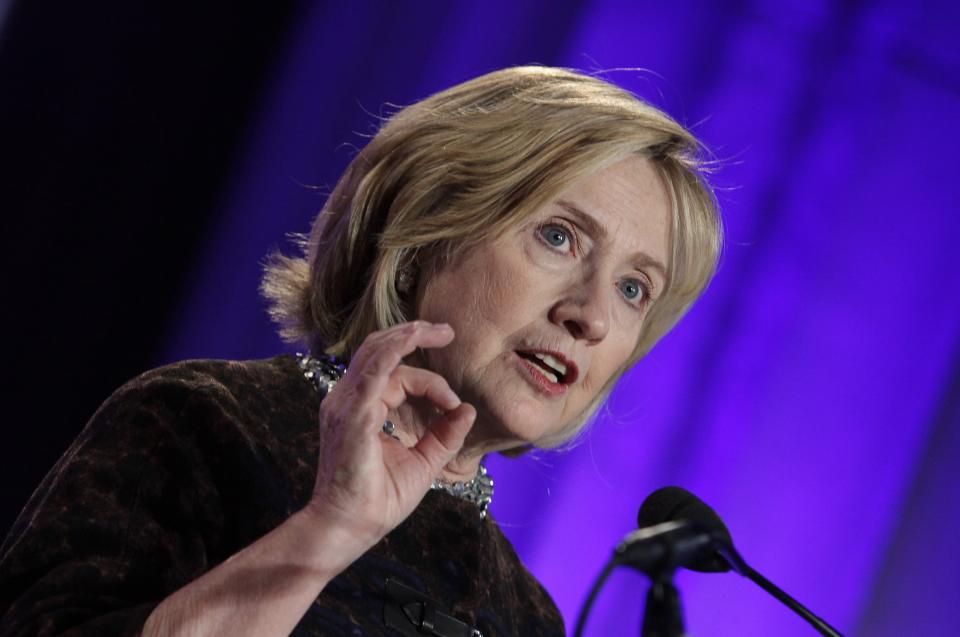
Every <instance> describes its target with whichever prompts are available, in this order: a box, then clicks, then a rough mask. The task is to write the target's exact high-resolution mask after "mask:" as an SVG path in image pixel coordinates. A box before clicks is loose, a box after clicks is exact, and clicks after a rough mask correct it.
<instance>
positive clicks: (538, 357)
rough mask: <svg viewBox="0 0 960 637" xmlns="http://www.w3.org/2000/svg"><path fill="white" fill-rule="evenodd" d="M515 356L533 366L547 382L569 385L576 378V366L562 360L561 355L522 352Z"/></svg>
mask: <svg viewBox="0 0 960 637" xmlns="http://www.w3.org/2000/svg"><path fill="white" fill-rule="evenodd" d="M517 355H518V356H519V357H520V358H522V359H524V360H526V361H529V362H530V363H531V364H532V365H534V366H535V367H536V368H537V370H538V371H540V373H542V374H543V375H544V376H545V377H546V379H547V380H549V381H550V382H552V383H556V384H558V385H570V384H572V383H573V381H574V380H576V378H577V366H576V365H574V364H573V362H571V361H568V360H566V359H564V358H563V356H562V355H560V354H557V353H551V352H522V351H519V350H517Z"/></svg>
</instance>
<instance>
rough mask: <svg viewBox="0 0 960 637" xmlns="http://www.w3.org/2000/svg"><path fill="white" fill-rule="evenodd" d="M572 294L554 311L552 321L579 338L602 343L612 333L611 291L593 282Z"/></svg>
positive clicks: (555, 307) (581, 286)
mask: <svg viewBox="0 0 960 637" xmlns="http://www.w3.org/2000/svg"><path fill="white" fill-rule="evenodd" d="M569 292H570V294H568V295H566V296H565V297H564V298H562V299H561V300H560V301H558V302H557V303H556V304H555V305H554V306H553V307H552V308H551V309H550V320H551V321H552V322H553V323H555V324H557V325H560V326H562V327H563V328H564V329H566V330H567V331H568V332H569V333H570V334H571V335H572V336H573V337H574V338H575V339H578V340H579V339H582V340H586V341H589V342H591V343H597V342H600V341H602V340H603V339H604V338H606V336H607V333H608V332H609V331H610V291H609V290H607V289H605V287H604V286H603V285H600V284H599V283H598V282H596V281H592V282H584V284H583V285H578V286H577V287H576V289H573V290H570V291H569Z"/></svg>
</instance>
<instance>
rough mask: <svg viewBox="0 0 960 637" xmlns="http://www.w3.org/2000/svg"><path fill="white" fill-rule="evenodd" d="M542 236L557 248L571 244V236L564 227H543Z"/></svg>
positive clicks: (541, 229)
mask: <svg viewBox="0 0 960 637" xmlns="http://www.w3.org/2000/svg"><path fill="white" fill-rule="evenodd" d="M540 236H541V237H543V240H544V241H546V242H547V243H548V244H549V245H552V246H553V247H555V248H562V247H564V245H565V244H569V243H570V234H569V233H568V232H567V231H566V229H564V228H563V227H562V226H557V225H551V226H543V227H542V228H540Z"/></svg>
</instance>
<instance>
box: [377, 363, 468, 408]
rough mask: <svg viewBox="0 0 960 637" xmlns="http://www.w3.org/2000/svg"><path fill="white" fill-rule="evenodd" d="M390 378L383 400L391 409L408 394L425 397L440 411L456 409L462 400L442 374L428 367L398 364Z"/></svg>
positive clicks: (399, 403) (398, 404)
mask: <svg viewBox="0 0 960 637" xmlns="http://www.w3.org/2000/svg"><path fill="white" fill-rule="evenodd" d="M390 380H391V382H390V383H389V384H388V386H387V388H386V390H385V391H384V393H383V401H384V402H385V403H386V404H387V406H388V407H389V408H391V409H396V408H397V407H399V406H400V405H402V404H403V403H404V402H406V400H407V398H408V397H410V396H418V397H422V398H426V399H427V400H428V401H430V403H432V404H433V406H435V407H437V408H438V409H440V410H442V411H451V410H453V409H456V408H457V407H459V406H460V403H461V402H462V401H461V400H460V397H459V396H457V394H456V393H455V392H454V391H453V389H451V388H450V384H449V383H447V381H446V379H445V378H444V377H443V376H441V375H440V374H437V373H436V372H432V371H430V370H428V369H421V368H419V367H410V366H408V365H400V366H398V367H397V368H396V369H395V370H394V371H393V374H391V378H390Z"/></svg>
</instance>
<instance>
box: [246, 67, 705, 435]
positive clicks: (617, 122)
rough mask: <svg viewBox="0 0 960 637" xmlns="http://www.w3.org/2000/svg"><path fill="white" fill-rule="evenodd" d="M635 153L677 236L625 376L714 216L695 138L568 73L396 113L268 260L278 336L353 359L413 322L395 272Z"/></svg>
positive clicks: (503, 73) (692, 287)
mask: <svg viewBox="0 0 960 637" xmlns="http://www.w3.org/2000/svg"><path fill="white" fill-rule="evenodd" d="M631 155H638V156H643V157H648V158H650V159H651V160H652V161H653V163H654V165H655V166H656V168H657V170H658V171H659V173H660V175H661V176H662V178H663V180H664V183H665V184H666V186H667V191H668V193H669V196H670V200H671V207H672V227H671V244H672V245H671V251H670V258H669V264H668V272H667V282H666V285H665V287H664V290H663V292H662V293H661V296H660V298H659V299H658V301H657V302H656V303H654V304H653V305H652V306H651V308H650V311H649V313H648V314H647V317H646V319H645V321H644V326H643V331H642V333H641V336H640V339H639V341H638V343H637V346H636V348H635V349H634V351H633V354H632V355H631V357H630V360H629V361H628V363H627V365H626V366H624V368H623V369H622V370H620V374H622V372H623V371H625V370H626V369H627V368H628V367H629V366H630V365H632V364H633V363H635V362H636V361H637V360H639V359H640V358H642V357H643V355H644V354H646V353H647V352H648V351H649V350H650V348H651V347H653V345H654V344H655V343H656V342H657V341H658V340H659V339H660V338H661V337H662V336H663V335H664V334H666V333H667V332H668V331H669V330H670V328H672V327H673V325H674V324H676V322H677V321H678V320H679V319H680V317H682V316H683V314H684V313H685V312H686V311H687V310H688V309H689V307H690V305H691V304H692V303H693V302H694V301H695V300H696V299H697V297H698V296H699V295H700V294H701V293H702V292H703V290H704V289H705V288H706V286H707V284H708V283H709V281H710V279H711V278H712V277H713V274H714V272H715V270H716V266H717V260H718V257H719V252H720V246H721V238H722V226H721V222H720V217H719V214H718V210H717V204H716V199H715V197H714V194H713V191H712V190H711V188H710V187H709V185H708V184H707V182H706V180H705V179H704V176H703V171H704V166H705V164H704V162H703V160H702V153H701V145H700V144H699V142H698V141H697V139H696V138H695V137H694V136H693V135H692V134H691V133H690V132H688V131H687V130H686V129H685V128H683V127H682V126H681V125H680V124H678V123H677V122H675V121H674V120H673V119H671V118H670V117H669V116H667V115H666V114H664V113H663V112H661V111H659V110H658V109H656V108H654V107H653V106H651V105H649V104H647V103H646V102H644V101H642V100H640V99H639V98H637V97H636V96H634V95H633V94H631V93H629V92H627V91H625V90H623V89H621V88H619V87H618V86H615V85H613V84H611V83H610V82H607V81H605V80H603V79H600V78H598V77H595V76H591V75H586V74H583V73H579V72H576V71H571V70H566V69H557V68H549V67H540V66H522V67H514V68H507V69H503V70H500V71H495V72H493V73H488V74H486V75H483V76H480V77H478V78H476V79H473V80H470V81H468V82H464V83H462V84H458V85H456V86H454V87H452V88H449V89H447V90H445V91H441V92H439V93H437V94H435V95H432V96H430V97H428V98H426V99H424V100H422V101H420V102H417V103H415V104H413V105H411V106H408V107H406V108H403V109H401V110H400V111H398V112H397V113H395V114H394V115H393V116H391V117H389V118H388V119H387V120H386V121H385V123H384V125H383V126H382V127H381V129H380V131H379V133H377V135H376V136H375V137H374V138H373V139H372V140H371V141H370V142H369V143H368V144H367V146H366V147H365V148H364V149H363V150H362V151H360V152H359V154H358V155H357V156H356V157H355V158H354V159H353V161H352V162H351V163H350V165H349V167H348V168H347V170H346V171H345V173H344V174H343V176H342V177H341V178H340V181H339V182H338V183H337V186H336V188H335V189H334V190H333V192H332V193H331V195H330V196H329V197H328V199H327V202H326V204H325V206H324V208H323V210H322V211H321V212H320V214H319V215H318V216H317V218H316V220H315V221H314V223H313V227H312V230H311V233H310V235H309V238H307V239H306V240H305V242H304V252H305V255H304V257H303V258H293V257H287V256H283V255H280V254H275V255H273V256H272V257H271V258H270V259H269V261H268V262H267V265H266V273H265V276H264V279H263V283H262V286H261V290H262V292H263V294H264V296H265V297H266V298H267V299H268V300H269V302H270V315H271V317H272V318H273V319H274V320H275V321H277V322H278V323H279V324H280V326H281V330H280V333H281V335H282V336H283V338H284V339H286V340H288V341H294V342H302V343H304V344H306V345H307V346H308V347H309V348H310V350H311V351H313V352H314V353H318V352H320V351H325V352H327V353H329V354H334V355H337V356H341V357H345V358H349V357H350V356H351V355H352V354H353V352H354V351H355V350H356V349H357V348H358V347H359V346H360V343H361V342H362V341H363V340H364V338H366V336H367V335H368V334H370V333H371V332H374V331H376V330H382V329H385V328H387V327H389V326H391V325H395V324H397V323H400V322H403V321H408V320H411V319H412V318H415V317H412V316H408V313H409V312H410V306H409V304H408V303H405V302H404V300H403V299H401V298H400V295H399V294H398V292H397V288H396V281H397V275H398V272H399V270H400V269H401V268H402V267H405V266H409V265H411V264H413V263H424V262H430V261H433V260H435V258H437V257H440V259H441V261H442V259H443V258H445V256H447V255H451V254H454V252H455V251H456V250H459V249H463V248H469V247H470V246H471V245H475V244H477V243H478V242H481V241H485V240H487V239H489V238H492V237H496V236H499V235H500V234H502V233H503V232H505V231H507V230H509V229H511V228H514V227H516V226H517V225H518V224H520V223H523V222H524V220H525V219H526V218H528V217H529V216H530V215H532V214H533V213H534V212H536V211H537V210H538V209H539V208H540V207H542V206H544V205H546V204H547V203H549V202H550V201H552V200H553V199H555V198H556V197H557V196H558V195H559V194H560V193H561V192H562V191H563V190H564V189H566V188H567V187H568V186H569V185H570V184H571V183H573V182H574V181H575V180H576V179H578V178H580V177H583V176H585V175H588V174H591V173H594V172H596V171H599V170H601V169H603V168H605V167H606V166H609V165H611V164H613V163H616V162H617V161H619V160H621V159H624V158H625V157H627V156H631ZM422 274H423V273H422ZM620 374H617V375H616V376H617V378H618V377H619V376H620ZM615 380H616V378H614V379H611V382H610V383H609V384H608V387H607V388H605V390H604V391H603V392H601V393H602V395H601V396H599V397H598V400H597V401H595V403H594V404H593V405H591V409H590V412H592V408H595V406H596V405H597V404H599V402H600V400H602V398H604V397H605V396H606V394H607V393H608V392H609V389H610V387H612V386H613V383H614V382H615ZM586 415H587V416H589V413H588V414H586ZM585 419H586V418H584V420H585Z"/></svg>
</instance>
